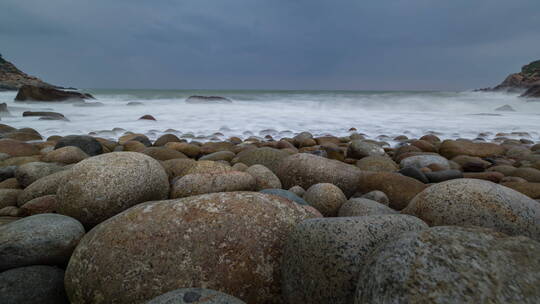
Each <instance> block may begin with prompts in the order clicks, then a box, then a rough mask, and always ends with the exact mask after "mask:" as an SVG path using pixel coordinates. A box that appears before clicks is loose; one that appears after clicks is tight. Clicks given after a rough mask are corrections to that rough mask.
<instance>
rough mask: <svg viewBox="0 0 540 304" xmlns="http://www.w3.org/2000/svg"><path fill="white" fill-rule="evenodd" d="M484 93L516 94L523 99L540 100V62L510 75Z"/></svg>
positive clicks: (537, 61) (534, 62) (532, 63)
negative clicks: (501, 92)
mask: <svg viewBox="0 0 540 304" xmlns="http://www.w3.org/2000/svg"><path fill="white" fill-rule="evenodd" d="M482 91H504V92H516V93H520V94H521V95H520V96H521V97H533V98H540V60H536V61H533V62H531V63H529V64H526V65H524V66H523V67H522V68H521V71H520V72H518V73H513V74H510V75H508V76H507V77H506V78H505V79H504V81H503V82H501V83H500V84H499V85H497V86H495V87H493V88H487V89H482Z"/></svg>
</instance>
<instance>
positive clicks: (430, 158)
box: [399, 154, 450, 169]
mask: <svg viewBox="0 0 540 304" xmlns="http://www.w3.org/2000/svg"><path fill="white" fill-rule="evenodd" d="M431 164H436V165H439V166H442V167H443V168H445V169H450V164H449V163H448V159H446V158H444V157H442V156H439V155H429V154H426V155H414V156H409V157H407V158H404V159H402V160H401V162H400V163H399V166H400V167H401V168H406V167H414V168H417V169H420V168H424V167H427V166H429V165H431Z"/></svg>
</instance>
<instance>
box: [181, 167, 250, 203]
mask: <svg viewBox="0 0 540 304" xmlns="http://www.w3.org/2000/svg"><path fill="white" fill-rule="evenodd" d="M256 185H257V182H256V180H255V178H254V177H253V176H251V175H250V174H248V173H246V172H239V171H229V172H222V173H199V174H187V175H184V176H183V177H181V178H180V179H178V180H177V181H176V182H175V183H174V184H173V186H172V189H171V198H181V197H188V196H194V195H199V194H207V193H216V192H232V191H254V190H255V188H256Z"/></svg>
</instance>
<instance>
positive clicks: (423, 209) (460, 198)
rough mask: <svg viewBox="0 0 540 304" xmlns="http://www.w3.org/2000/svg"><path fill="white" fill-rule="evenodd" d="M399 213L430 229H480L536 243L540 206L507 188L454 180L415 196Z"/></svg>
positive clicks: (492, 184) (539, 226)
mask: <svg viewBox="0 0 540 304" xmlns="http://www.w3.org/2000/svg"><path fill="white" fill-rule="evenodd" d="M402 213H404V214H411V215H415V216H417V217H419V218H421V219H422V220H424V221H425V222H426V223H428V224H429V225H430V226H445V225H457V226H469V225H474V226H482V227H488V228H493V229H495V230H497V231H500V232H503V233H506V234H509V235H525V236H528V237H531V238H533V239H535V240H540V204H538V203H537V202H535V201H534V200H532V199H530V198H529V197H527V196H525V195H523V194H521V193H519V192H517V191H515V190H512V189H510V188H507V187H504V186H501V185H498V184H494V183H492V182H488V181H484V180H479V179H467V178H463V179H456V180H451V181H447V182H443V183H439V184H436V185H433V186H431V187H429V188H427V189H426V190H424V191H422V192H421V193H419V194H418V195H417V196H416V197H415V198H414V199H413V200H412V201H411V203H410V204H409V206H407V208H405V209H404V210H403V211H402Z"/></svg>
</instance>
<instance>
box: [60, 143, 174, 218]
mask: <svg viewBox="0 0 540 304" xmlns="http://www.w3.org/2000/svg"><path fill="white" fill-rule="evenodd" d="M168 194H169V181H168V177H167V173H166V172H165V170H164V169H163V167H162V166H161V165H160V164H159V162H157V161H156V160H154V159H153V158H151V157H149V156H146V155H144V154H141V153H134V152H112V153H107V154H102V155H98V156H94V157H91V158H88V159H85V160H83V161H81V162H80V163H78V164H76V165H75V166H73V168H71V170H69V173H68V174H67V175H66V176H65V179H64V183H63V184H61V185H60V186H59V188H58V191H57V200H58V213H60V214H65V215H68V216H71V217H73V218H76V219H77V220H79V221H81V222H82V223H83V224H84V225H85V226H88V227H91V226H93V225H96V224H98V223H100V222H102V221H104V220H106V219H107V218H109V217H111V216H113V215H115V214H117V213H119V212H122V211H124V210H125V209H127V208H129V207H131V206H134V205H136V204H139V203H142V202H147V201H151V200H160V199H166V198H167V197H168Z"/></svg>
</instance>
